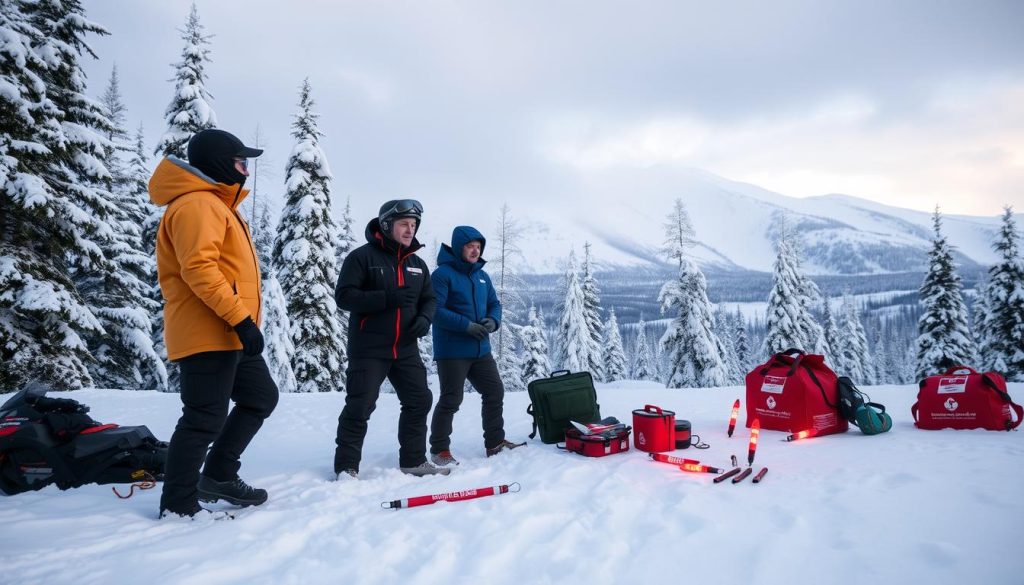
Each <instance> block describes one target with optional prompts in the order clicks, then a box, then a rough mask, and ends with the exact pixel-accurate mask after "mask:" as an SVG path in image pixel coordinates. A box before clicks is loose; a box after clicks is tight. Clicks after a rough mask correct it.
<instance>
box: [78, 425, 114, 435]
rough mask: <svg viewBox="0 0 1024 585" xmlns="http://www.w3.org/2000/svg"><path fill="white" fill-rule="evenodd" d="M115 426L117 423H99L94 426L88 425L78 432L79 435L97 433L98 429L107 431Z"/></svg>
mask: <svg viewBox="0 0 1024 585" xmlns="http://www.w3.org/2000/svg"><path fill="white" fill-rule="evenodd" d="M116 428H117V425H115V424H106V425H99V426H95V427H89V428H87V429H85V430H84V431H82V432H80V433H78V434H79V435H89V434H92V433H98V432H100V431H108V430H110V429H116Z"/></svg>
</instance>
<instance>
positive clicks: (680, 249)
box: [662, 197, 697, 270]
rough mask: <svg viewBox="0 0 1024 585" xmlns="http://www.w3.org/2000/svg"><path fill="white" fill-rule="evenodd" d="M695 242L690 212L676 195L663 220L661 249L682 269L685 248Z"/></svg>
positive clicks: (685, 252) (690, 246)
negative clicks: (663, 229) (663, 232)
mask: <svg viewBox="0 0 1024 585" xmlns="http://www.w3.org/2000/svg"><path fill="white" fill-rule="evenodd" d="M696 243H697V240H696V232H695V231H694V229H693V222H692V221H690V213H689V212H688V211H687V210H686V204H684V203H683V200H682V199H681V198H678V197H677V198H676V200H675V203H674V204H673V206H672V211H671V212H670V213H669V215H668V219H667V220H666V221H665V242H664V244H663V245H662V251H663V252H665V254H666V255H667V256H668V257H669V258H671V259H673V260H675V261H676V262H678V263H679V270H682V269H683V261H684V260H685V259H686V255H687V250H689V249H690V248H692V247H693V246H694V245H696Z"/></svg>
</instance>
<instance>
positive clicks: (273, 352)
mask: <svg viewBox="0 0 1024 585" xmlns="http://www.w3.org/2000/svg"><path fill="white" fill-rule="evenodd" d="M251 213H252V215H253V216H252V220H251V222H250V224H251V225H250V231H251V232H252V243H253V247H254V248H256V255H257V257H258V258H259V263H260V280H261V283H260V284H261V289H262V291H263V295H262V301H263V321H262V323H261V324H260V325H261V329H262V331H263V338H264V340H266V348H265V349H264V350H263V355H264V356H265V358H266V360H267V367H268V368H269V369H270V375H271V377H272V378H273V379H274V382H276V383H277V388H278V390H280V391H281V392H297V391H298V384H297V382H296V381H295V372H294V371H293V370H292V359H293V358H294V356H295V345H294V344H293V343H292V335H291V329H292V322H291V319H290V318H289V317H288V307H287V304H286V302H285V298H284V291H283V290H281V282H280V281H279V280H277V271H276V270H274V265H273V256H274V225H273V222H272V220H271V218H270V206H269V205H268V204H267V202H266V201H265V200H263V201H260V202H259V203H258V204H257V205H256V207H255V208H254V209H253V210H252V211H251Z"/></svg>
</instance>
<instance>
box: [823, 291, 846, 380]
mask: <svg viewBox="0 0 1024 585" xmlns="http://www.w3.org/2000/svg"><path fill="white" fill-rule="evenodd" d="M821 310H822V313H823V314H824V320H823V323H822V326H821V330H822V331H821V333H822V335H824V336H825V342H826V344H827V345H828V349H829V353H828V354H827V355H825V363H827V364H829V365H832V366H835V367H838V366H839V362H840V361H841V360H840V358H839V353H840V346H841V345H842V342H841V341H840V333H839V328H838V327H837V326H836V320H835V315H834V314H833V313H832V299H830V298H829V297H828V296H827V295H825V296H823V297H822V301H821Z"/></svg>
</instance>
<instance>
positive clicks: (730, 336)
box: [713, 307, 746, 384]
mask: <svg viewBox="0 0 1024 585" xmlns="http://www.w3.org/2000/svg"><path fill="white" fill-rule="evenodd" d="M713 315H714V318H715V326H714V329H713V331H714V333H715V335H717V336H718V340H719V341H720V342H721V343H722V361H723V362H724V363H725V370H726V372H728V375H727V376H726V378H727V379H726V383H728V384H739V383H740V382H742V381H743V377H744V376H745V375H746V371H744V370H743V368H741V367H740V363H739V360H738V359H737V358H736V325H735V323H733V316H732V314H731V313H729V312H728V311H726V310H725V309H724V308H723V307H719V308H717V309H715V311H714V313H713Z"/></svg>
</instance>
